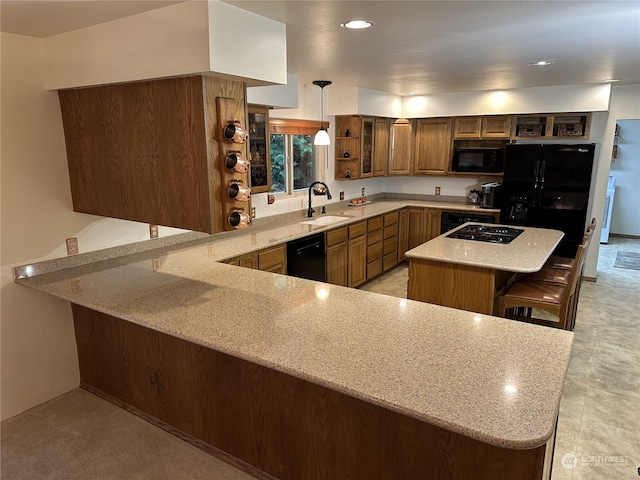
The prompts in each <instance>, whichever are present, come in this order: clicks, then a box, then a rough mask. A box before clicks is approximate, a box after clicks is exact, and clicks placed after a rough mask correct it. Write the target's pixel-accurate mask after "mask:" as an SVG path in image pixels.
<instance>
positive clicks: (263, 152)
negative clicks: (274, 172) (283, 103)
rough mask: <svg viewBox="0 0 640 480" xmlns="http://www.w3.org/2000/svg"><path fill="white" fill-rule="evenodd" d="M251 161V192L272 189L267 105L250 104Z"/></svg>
mask: <svg viewBox="0 0 640 480" xmlns="http://www.w3.org/2000/svg"><path fill="white" fill-rule="evenodd" d="M248 112H249V162H250V171H251V177H250V178H251V192H252V193H262V192H268V191H270V190H271V169H270V167H269V113H268V110H267V108H266V107H261V106H257V105H249V106H248Z"/></svg>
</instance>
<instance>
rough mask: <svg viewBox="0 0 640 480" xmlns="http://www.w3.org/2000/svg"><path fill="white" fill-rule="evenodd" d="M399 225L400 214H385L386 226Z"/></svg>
mask: <svg viewBox="0 0 640 480" xmlns="http://www.w3.org/2000/svg"><path fill="white" fill-rule="evenodd" d="M395 223H398V212H391V213H385V214H384V226H385V227H386V226H387V225H393V224H395Z"/></svg>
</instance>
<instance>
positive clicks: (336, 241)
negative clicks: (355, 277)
mask: <svg viewBox="0 0 640 480" xmlns="http://www.w3.org/2000/svg"><path fill="white" fill-rule="evenodd" d="M348 241H349V230H348V228H347V227H343V228H336V229H334V230H329V231H328V232H327V283H331V284H333V285H341V286H343V287H346V286H347V284H348V275H347V272H348V266H349V248H348Z"/></svg>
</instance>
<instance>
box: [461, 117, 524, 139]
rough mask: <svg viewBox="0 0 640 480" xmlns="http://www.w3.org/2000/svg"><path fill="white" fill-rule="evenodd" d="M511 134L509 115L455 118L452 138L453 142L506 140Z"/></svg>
mask: <svg viewBox="0 0 640 480" xmlns="http://www.w3.org/2000/svg"><path fill="white" fill-rule="evenodd" d="M510 133H511V116H510V115H487V116H479V117H456V118H455V119H454V128H453V138H454V139H455V140H480V139H491V138H502V139H505V140H506V139H508V138H509V136H510Z"/></svg>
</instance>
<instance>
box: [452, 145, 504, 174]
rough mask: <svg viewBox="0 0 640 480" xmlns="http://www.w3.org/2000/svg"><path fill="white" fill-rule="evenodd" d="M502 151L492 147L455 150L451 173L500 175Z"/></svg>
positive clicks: (502, 164) (502, 162) (502, 165)
mask: <svg viewBox="0 0 640 480" xmlns="http://www.w3.org/2000/svg"><path fill="white" fill-rule="evenodd" d="M503 167H504V149H502V148H494V147H469V148H456V149H455V151H454V152H453V159H452V160H451V171H452V172H470V173H474V172H479V173H501V172H502V171H503Z"/></svg>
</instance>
